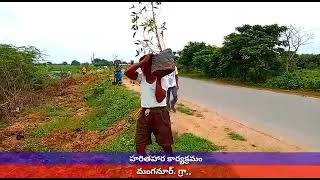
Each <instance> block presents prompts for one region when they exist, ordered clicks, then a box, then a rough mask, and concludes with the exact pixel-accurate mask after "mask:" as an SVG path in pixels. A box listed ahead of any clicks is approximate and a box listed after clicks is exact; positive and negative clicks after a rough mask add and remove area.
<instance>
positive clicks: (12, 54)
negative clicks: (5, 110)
mask: <svg viewBox="0 0 320 180" xmlns="http://www.w3.org/2000/svg"><path fill="white" fill-rule="evenodd" d="M41 57H42V54H41V52H40V51H39V50H38V49H36V48H35V47H32V46H28V47H25V46H23V47H15V46H12V45H7V44H0V79H1V82H0V104H1V103H3V101H4V102H5V101H6V100H7V99H9V98H10V97H13V96H15V94H16V93H17V92H19V91H21V90H28V89H31V88H32V85H33V84H34V81H35V80H34V78H35V76H36V74H35V66H34V63H37V62H38V61H39V60H40V59H41Z"/></svg>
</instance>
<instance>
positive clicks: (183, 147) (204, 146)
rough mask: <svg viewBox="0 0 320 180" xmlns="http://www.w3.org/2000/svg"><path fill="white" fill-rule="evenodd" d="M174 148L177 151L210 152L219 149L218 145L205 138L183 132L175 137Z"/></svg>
mask: <svg viewBox="0 0 320 180" xmlns="http://www.w3.org/2000/svg"><path fill="white" fill-rule="evenodd" d="M174 149H175V151H179V152H211V151H217V150H219V147H218V146H216V145H215V144H213V143H211V142H210V141H208V140H206V139H203V138H200V137H197V136H195V135H193V134H191V133H185V134H182V135H180V136H179V137H178V138H177V140H176V142H175V144H174Z"/></svg>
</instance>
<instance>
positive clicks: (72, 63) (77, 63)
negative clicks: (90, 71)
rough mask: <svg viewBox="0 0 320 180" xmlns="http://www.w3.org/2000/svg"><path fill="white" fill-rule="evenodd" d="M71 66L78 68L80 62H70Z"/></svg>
mask: <svg viewBox="0 0 320 180" xmlns="http://www.w3.org/2000/svg"><path fill="white" fill-rule="evenodd" d="M71 65H75V66H80V62H79V61H77V60H73V61H72V62H71Z"/></svg>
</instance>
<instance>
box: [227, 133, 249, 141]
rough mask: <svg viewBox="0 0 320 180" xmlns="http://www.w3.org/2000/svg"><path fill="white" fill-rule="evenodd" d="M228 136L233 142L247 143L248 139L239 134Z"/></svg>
mask: <svg viewBox="0 0 320 180" xmlns="http://www.w3.org/2000/svg"><path fill="white" fill-rule="evenodd" d="M228 135H229V137H230V138H231V139H232V140H238V141H246V139H245V138H244V137H243V136H241V135H240V134H238V133H235V132H230V133H228Z"/></svg>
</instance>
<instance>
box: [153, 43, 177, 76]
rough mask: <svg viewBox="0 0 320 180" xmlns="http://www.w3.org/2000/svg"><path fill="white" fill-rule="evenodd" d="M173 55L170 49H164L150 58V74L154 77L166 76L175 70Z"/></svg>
mask: <svg viewBox="0 0 320 180" xmlns="http://www.w3.org/2000/svg"><path fill="white" fill-rule="evenodd" d="M174 57H175V56H174V55H173V52H172V50H171V49H165V50H163V51H161V52H160V53H159V54H156V55H154V56H153V57H152V65H151V73H152V74H153V75H154V76H161V77H163V76H166V75H168V74H170V73H172V72H173V71H174V70H175V62H174Z"/></svg>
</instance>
